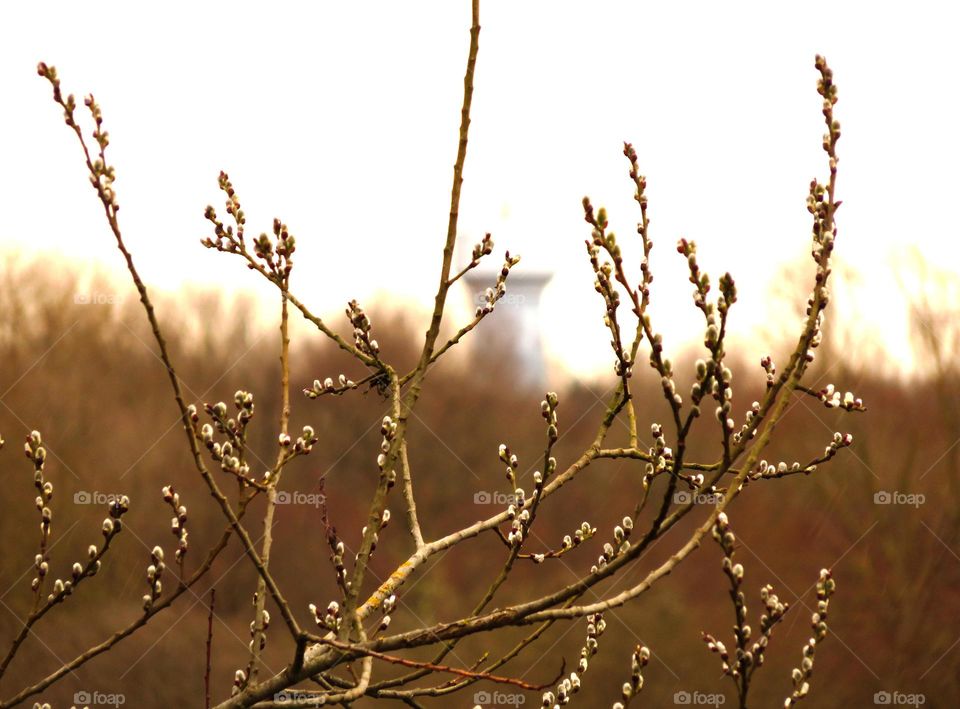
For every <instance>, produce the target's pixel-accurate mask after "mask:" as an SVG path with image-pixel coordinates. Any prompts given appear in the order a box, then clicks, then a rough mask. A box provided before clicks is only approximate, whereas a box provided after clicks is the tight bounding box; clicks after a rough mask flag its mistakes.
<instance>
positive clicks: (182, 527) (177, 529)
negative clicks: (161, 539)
mask: <svg viewBox="0 0 960 709" xmlns="http://www.w3.org/2000/svg"><path fill="white" fill-rule="evenodd" d="M161 492H162V493H163V501H164V502H166V503H167V504H168V505H169V506H170V509H171V510H173V517H172V518H171V519H170V531H171V533H172V534H173V536H175V537H176V538H177V550H176V552H174V557H175V558H176V560H177V563H178V564H180V574H181V576H182V575H183V559H184V557H185V556H186V555H187V549H188V548H189V546H190V543H189V541H188V534H187V508H186V506H184V505H182V504H180V493H178V492H177V491H176V490H174V489H173V485H164V486H163V489H162V490H161Z"/></svg>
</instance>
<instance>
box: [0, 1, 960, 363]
mask: <svg viewBox="0 0 960 709" xmlns="http://www.w3.org/2000/svg"><path fill="white" fill-rule="evenodd" d="M92 8H96V9H95V10H94V9H92ZM147 8H148V6H146V5H143V4H141V3H129V2H127V3H119V2H100V3H97V4H96V5H87V4H84V3H76V2H47V3H42V4H37V3H16V4H12V3H11V4H5V5H4V6H3V8H2V9H0V80H2V86H3V104H4V109H3V112H2V114H0V115H2V117H0V151H2V152H0V156H2V158H0V160H2V164H3V168H4V169H2V170H0V194H2V195H3V198H2V199H3V209H2V210H0V249H2V250H4V252H6V251H7V250H10V249H18V250H20V251H21V252H26V253H28V254H29V253H34V252H37V251H41V252H46V253H54V252H56V253H60V254H62V255H64V256H66V257H67V258H69V259H71V260H75V261H77V262H80V263H84V264H89V263H97V264H101V265H102V266H104V267H106V268H109V269H120V268H121V267H122V264H121V261H120V257H119V254H117V253H116V252H115V247H114V244H113V240H112V237H111V236H110V234H109V232H108V230H107V228H106V225H105V223H104V220H103V215H102V211H101V209H100V207H99V204H98V203H97V201H96V198H95V195H94V194H93V191H92V190H91V189H90V187H89V185H88V183H87V181H86V175H85V173H84V168H83V165H82V161H81V156H80V153H79V149H78V146H77V145H76V144H75V139H74V138H73V136H72V135H71V134H70V133H69V132H68V131H67V129H66V127H65V126H63V124H62V120H61V116H60V111H59V109H58V108H57V107H55V106H54V104H53V103H52V101H51V99H50V89H49V86H48V85H47V84H46V82H45V81H43V80H41V79H40V78H39V77H37V75H36V72H35V66H36V63H37V61H39V60H44V61H46V62H48V63H50V64H54V65H56V66H57V68H58V70H59V72H60V75H61V78H62V80H63V83H64V89H65V91H72V92H74V93H76V94H77V96H78V97H81V96H83V95H84V94H86V93H87V92H91V91H92V92H93V93H94V94H95V95H96V97H97V99H98V100H99V102H100V104H101V106H102V108H103V112H104V116H105V123H106V126H107V129H108V130H109V131H110V134H111V139H112V145H111V147H110V152H111V154H112V162H113V164H114V165H115V166H116V168H117V172H118V180H117V183H116V188H117V191H118V194H119V201H120V204H121V207H122V208H121V211H120V216H121V221H122V224H123V228H124V231H125V233H126V235H127V239H128V243H129V246H130V248H131V249H132V250H133V252H134V255H135V257H136V258H137V260H138V262H139V264H140V268H141V271H142V273H143V275H144V277H145V279H146V280H147V282H148V284H149V285H151V286H153V287H155V288H158V289H162V290H166V291H172V292H175V291H177V290H179V289H180V288H182V287H183V286H184V285H206V286H209V287H211V288H218V289H225V290H227V291H231V290H233V289H247V288H250V287H258V286H259V284H257V282H256V280H255V279H254V278H253V275H254V274H252V273H250V272H249V271H247V270H246V269H245V268H243V267H242V265H241V264H240V262H239V260H236V259H234V258H228V257H226V256H224V255H221V254H216V253H214V252H211V251H207V250H205V249H203V248H202V247H201V246H200V245H199V239H200V238H201V237H202V236H206V235H207V234H208V233H209V230H208V229H207V223H206V222H205V220H204V219H203V209H204V207H205V206H206V205H207V204H208V203H212V204H214V205H215V206H217V207H218V209H221V210H222V203H223V200H222V198H221V194H220V192H219V190H218V189H217V182H216V179H217V174H218V172H219V171H220V170H221V169H224V170H226V171H227V172H229V173H230V175H231V178H232V179H233V182H234V185H235V186H236V188H237V190H238V192H239V194H240V197H241V199H242V200H243V203H244V207H245V210H246V212H247V215H248V229H249V233H250V235H251V236H254V235H256V234H257V233H259V232H260V231H264V230H269V228H270V224H271V221H272V219H273V217H274V216H279V217H281V218H282V219H283V220H284V221H285V222H286V223H287V224H288V225H289V226H290V229H291V231H292V232H293V233H294V234H295V235H296V236H297V238H298V255H299V261H298V266H297V271H296V272H295V278H294V290H295V292H297V294H298V295H299V296H300V297H301V298H302V299H304V300H306V301H307V302H308V303H311V304H313V306H314V309H315V310H316V311H318V312H328V313H331V315H332V318H333V319H332V320H331V322H333V323H335V324H336V325H337V326H338V327H339V326H342V325H345V323H343V322H342V321H343V318H342V309H343V306H344V304H345V303H346V301H347V300H349V299H351V298H358V299H359V300H360V301H361V302H370V301H372V300H373V299H374V298H377V297H381V298H383V297H388V298H389V299H390V300H391V301H392V302H394V303H396V304H398V305H400V306H402V307H409V308H412V309H414V310H413V312H419V309H423V311H424V312H425V311H426V308H428V307H429V305H430V304H431V299H432V295H433V291H434V289H435V285H436V280H437V274H438V269H439V259H440V248H441V246H442V242H443V239H444V234H445V228H446V221H447V211H448V207H449V189H450V177H451V171H452V164H453V160H454V157H455V153H456V143H457V131H458V126H459V107H460V101H461V95H462V77H463V69H464V61H465V57H466V51H467V46H468V27H469V1H468V0H457V1H451V0H445V1H444V2H408V3H396V2H376V3H373V2H371V3H344V2H339V3H326V2H324V3H321V2H311V3H306V2H303V3H282V2H272V3H237V2H232V3H213V2H208V3H196V2H194V3H180V2H167V3H163V4H162V5H152V6H149V8H150V9H147ZM958 15H960V12H958V10H957V9H955V7H954V6H953V5H950V4H947V3H942V4H939V3H938V4H934V3H920V2H910V3H906V2H898V3H884V2H871V3H849V2H847V3H831V4H829V5H821V6H818V5H815V4H810V3H795V4H791V5H789V6H788V5H787V4H786V3H770V2H762V3H736V4H733V3H715V2H709V3H708V2H702V3H676V2H672V3H668V2H664V3H648V2H589V3H587V2H579V3H574V2H559V1H553V2H527V1H523V0H516V1H514V2H506V1H501V0H488V1H487V2H484V3H483V4H482V18H481V22H482V26H483V30H482V32H481V38H480V56H479V62H478V69H477V75H476V91H475V95H474V111H473V124H472V127H471V133H470V148H469V151H468V157H467V165H466V171H465V183H464V196H463V203H462V210H461V222H460V223H461V238H462V239H463V240H464V241H465V242H466V244H465V245H466V246H469V245H471V244H473V243H474V242H475V241H477V240H478V239H479V238H480V237H481V236H482V235H483V233H484V232H486V231H490V232H492V233H493V237H494V241H495V243H496V251H495V254H494V256H492V257H490V258H492V259H495V260H494V261H492V262H491V263H492V264H494V265H499V261H500V259H501V257H502V251H503V249H507V248H508V249H510V250H511V251H512V252H515V253H520V254H521V255H522V256H523V258H524V260H523V262H522V263H521V264H520V266H518V268H526V269H529V270H533V271H542V270H548V271H553V272H554V273H555V277H554V280H553V282H552V284H551V285H550V286H549V287H548V290H547V292H546V293H545V296H544V303H543V336H544V339H545V343H546V347H547V350H548V353H549V355H550V357H551V358H552V359H553V360H554V361H556V362H559V363H561V364H562V365H563V366H564V367H565V368H566V369H568V370H569V371H571V372H574V373H577V374H581V375H582V374H587V373H591V372H597V371H605V372H610V371H612V370H611V367H612V361H613V360H612V355H611V353H610V351H609V347H608V344H607V339H608V338H607V337H606V335H605V334H604V331H603V329H602V325H601V324H600V316H601V310H602V304H601V302H600V301H599V297H598V296H597V295H596V293H594V291H593V288H592V282H593V279H592V273H591V271H590V267H589V264H588V262H587V259H586V256H585V250H584V246H583V240H584V239H585V238H586V237H587V236H588V235H589V232H588V227H587V225H586V224H585V223H584V222H583V219H582V210H581V206H580V200H581V198H582V197H583V195H585V194H589V195H590V196H591V198H592V200H593V202H594V204H596V205H601V204H603V205H606V206H607V207H608V209H609V211H610V218H611V222H612V225H613V228H614V230H615V231H616V232H617V233H618V235H619V236H620V240H621V242H625V243H627V244H630V245H633V244H634V243H635V237H634V238H631V236H632V235H633V231H634V228H635V223H636V220H637V219H638V217H639V214H638V210H637V209H636V208H635V204H634V203H633V201H632V199H631V197H632V186H631V183H630V181H629V179H628V178H627V176H626V161H625V159H624V158H623V156H622V153H621V150H622V141H623V140H630V141H631V142H633V143H634V145H635V147H636V149H637V152H638V153H639V159H640V166H641V170H642V171H643V172H644V173H645V174H646V175H647V179H648V195H649V200H650V217H651V220H652V225H651V233H652V235H653V239H654V242H655V244H656V247H655V249H654V257H653V268H654V273H655V275H656V280H655V282H654V293H653V299H654V310H653V313H654V316H655V318H656V317H659V325H658V329H660V330H661V331H662V332H664V334H665V338H666V342H667V346H668V348H670V347H671V346H673V345H677V344H680V343H684V342H687V341H688V340H689V341H696V340H698V339H700V338H702V334H701V326H700V321H699V319H698V313H696V311H695V310H694V309H693V307H692V304H691V301H690V297H689V292H690V289H691V286H690V284H689V283H688V282H687V281H686V274H685V265H684V263H683V260H682V259H681V258H680V257H679V256H678V255H677V254H676V252H675V250H674V245H675V243H676V241H677V239H678V238H679V237H685V238H687V239H691V240H694V241H696V242H697V244H698V252H699V254H700V263H701V266H702V267H703V268H704V269H705V270H707V271H708V272H709V273H710V274H711V275H712V276H713V280H714V283H715V282H716V278H717V277H718V276H719V275H720V274H722V273H723V271H724V270H731V271H732V273H733V275H734V276H735V278H736V279H737V282H738V285H739V289H740V296H741V301H740V303H739V305H738V306H737V308H738V310H739V313H737V312H736V311H735V314H734V321H733V331H734V333H735V334H737V335H739V336H740V338H741V339H742V341H743V342H744V343H745V345H744V346H746V347H747V348H748V352H749V355H750V357H751V358H753V357H759V356H760V355H762V354H764V353H765V352H766V351H767V350H768V348H769V347H768V344H767V342H768V340H769V338H766V339H764V338H765V337H766V336H764V337H756V336H753V335H755V333H756V328H757V326H758V325H765V326H766V327H767V329H770V328H771V327H772V329H774V330H777V329H779V328H781V327H783V326H793V325H794V323H793V322H792V321H789V320H788V322H786V323H784V322H783V320H784V314H785V313H786V312H787V310H786V308H785V307H784V306H783V304H782V303H775V302H774V301H773V300H772V299H771V298H770V297H769V295H768V293H769V289H770V287H771V286H772V285H773V283H774V282H775V281H776V279H777V277H778V274H781V273H783V271H784V269H790V270H796V269H797V268H798V267H799V268H802V269H803V273H804V274H806V275H807V276H809V275H810V272H811V270H810V263H811V262H810V259H809V257H808V255H807V254H808V252H809V244H810V235H809V234H810V219H809V218H808V214H807V212H806V209H805V205H804V201H805V196H806V191H807V185H808V183H809V181H810V179H811V178H812V177H814V176H824V175H825V162H824V154H823V152H822V151H821V149H820V136H821V134H822V132H823V125H822V117H821V114H820V99H819V97H818V96H817V94H816V90H815V82H816V72H815V70H814V68H813V57H814V55H815V54H816V53H821V54H824V55H825V56H826V57H827V59H828V60H829V62H830V64H831V66H832V68H833V70H834V73H835V78H836V81H837V83H838V85H839V89H840V103H839V104H838V105H837V107H836V113H837V116H838V117H839V119H840V121H841V123H842V125H843V137H842V139H841V142H840V147H839V151H840V155H841V163H840V177H839V186H838V193H839V196H840V198H841V199H842V200H843V202H844V205H843V207H842V208H841V210H840V213H839V216H838V222H839V226H840V236H839V241H838V246H837V257H838V264H837V265H838V273H839V275H841V276H843V275H847V276H849V277H846V278H843V279H841V280H839V281H838V283H837V284H835V285H836V288H835V292H836V295H837V297H836V300H835V304H836V305H837V306H839V308H840V309H842V310H845V312H846V313H847V315H846V317H845V318H844V320H843V323H842V327H843V329H844V330H845V331H846V332H847V339H848V340H850V341H851V342H853V343H857V342H860V343H864V346H865V347H868V348H869V347H876V346H878V345H879V346H881V347H882V348H883V349H885V350H886V352H887V354H888V356H889V358H890V360H891V361H892V362H896V363H900V364H901V365H903V366H911V355H910V349H909V345H908V344H907V342H906V339H905V338H906V333H907V321H906V309H905V308H904V306H903V301H904V296H903V291H902V290H901V289H900V286H899V285H898V281H897V275H898V273H897V269H898V268H900V267H901V266H902V264H904V263H906V262H907V258H906V257H907V254H908V253H909V252H910V251H911V249H915V250H917V251H918V252H919V253H920V254H921V255H923V256H924V257H926V258H927V259H929V260H930V261H931V262H932V263H933V264H935V265H936V266H938V267H939V268H940V269H942V270H944V271H945V272H947V273H952V274H953V275H954V276H956V274H957V272H958V271H960V246H958V244H960V239H958V236H960V227H958V224H957V220H956V202H957V195H958V194H960V176H958V175H960V173H958V170H957V165H960V134H958V131H957V128H956V126H958V125H960V99H958V89H957V86H958V79H957V77H958V75H960V42H957V40H956V28H957V26H958V20H960V17H958ZM630 253H631V252H629V251H628V256H629V255H630ZM633 253H635V251H634V252H633ZM798 264H799V266H798ZM633 272H634V273H638V269H636V268H634V269H633ZM900 275H901V280H902V281H903V282H905V283H914V284H915V282H916V279H913V280H911V279H910V278H909V274H908V275H907V276H904V275H903V274H902V273H901V274H900ZM806 280H807V281H809V278H808V279H806ZM806 290H807V286H806V285H804V286H803V290H800V291H798V290H795V291H794V292H793V293H794V300H798V301H800V302H803V300H804V299H805V297H806ZM257 292H260V293H263V292H267V290H266V289H264V288H263V287H258V288H257ZM953 292H954V294H956V292H957V291H956V289H954V291H953ZM955 305H956V304H955ZM791 312H792V311H791ZM451 317H452V318H458V319H459V318H465V317H467V314H466V312H465V310H463V309H461V310H459V311H457V310H455V311H452V314H451ZM459 321H460V320H456V321H455V320H450V321H449V322H451V323H453V322H459ZM771 323H772V325H771ZM655 324H656V323H655ZM375 325H376V323H375ZM344 329H346V328H344ZM792 329H795V327H794V328H792ZM584 332H586V333H587V334H588V337H587V338H584V337H583V333H584ZM834 332H836V331H835V330H834ZM751 336H752V337H751Z"/></svg>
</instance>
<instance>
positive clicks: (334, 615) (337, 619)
mask: <svg viewBox="0 0 960 709" xmlns="http://www.w3.org/2000/svg"><path fill="white" fill-rule="evenodd" d="M308 608H309V609H310V613H311V615H313V617H314V620H316V621H317V625H319V626H320V627H321V628H325V629H327V630H332V631H333V632H336V631H338V630H339V629H340V623H341V622H342V621H343V617H342V616H341V614H340V604H339V603H337V602H336V601H330V603H329V604H328V605H327V609H326V611H324V612H322V613H321V611H320V609H319V608H317V606H316V605H315V604H313V603H311V604H310V605H309V606H308Z"/></svg>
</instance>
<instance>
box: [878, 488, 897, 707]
mask: <svg viewBox="0 0 960 709" xmlns="http://www.w3.org/2000/svg"><path fill="white" fill-rule="evenodd" d="M879 494H880V493H879V492H878V493H877V495H879ZM874 497H876V495H875V496H874ZM892 699H893V695H892V694H890V692H877V693H876V694H874V695H873V703H874V704H889V703H890V702H891V700H892Z"/></svg>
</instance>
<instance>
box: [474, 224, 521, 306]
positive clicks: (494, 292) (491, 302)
mask: <svg viewBox="0 0 960 709" xmlns="http://www.w3.org/2000/svg"><path fill="white" fill-rule="evenodd" d="M491 248H492V242H491ZM518 263H520V257H519V256H511V255H510V252H509V251H507V252H505V253H504V255H503V265H502V266H501V267H500V272H499V273H498V274H497V282H496V283H495V284H494V285H493V286H492V287H491V288H487V289H486V290H485V291H484V293H483V301H484V302H483V305H481V306H479V307H477V311H476V313H475V316H476V317H477V318H482V317H485V316H487V315H489V314H490V313H492V312H493V308H494V306H495V305H496V304H497V301H498V300H500V299H501V298H502V297H503V296H504V295H505V294H506V292H507V276H509V275H510V269H511V268H513V267H514V266H516V265H517V264H518Z"/></svg>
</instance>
